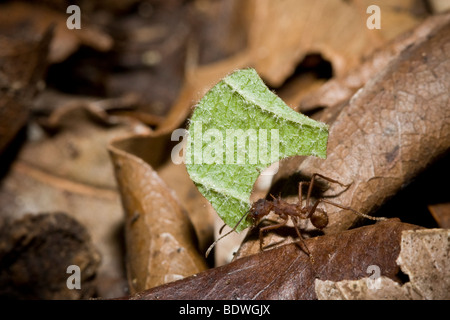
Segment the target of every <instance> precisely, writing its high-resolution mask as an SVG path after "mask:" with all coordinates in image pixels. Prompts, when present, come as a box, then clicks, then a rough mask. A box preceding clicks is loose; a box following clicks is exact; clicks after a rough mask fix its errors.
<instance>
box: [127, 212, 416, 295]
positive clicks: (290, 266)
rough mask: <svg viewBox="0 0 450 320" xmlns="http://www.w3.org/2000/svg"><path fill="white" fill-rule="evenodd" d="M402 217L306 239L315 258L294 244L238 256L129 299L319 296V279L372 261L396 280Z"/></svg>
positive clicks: (344, 274)
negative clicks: (227, 262) (316, 286)
mask: <svg viewBox="0 0 450 320" xmlns="http://www.w3.org/2000/svg"><path fill="white" fill-rule="evenodd" d="M417 228H419V227H417V226H414V225H410V224H405V223H402V222H399V221H398V220H397V219H391V220H388V221H383V222H379V223H377V224H374V225H371V226H365V227H361V228H357V229H353V230H348V231H344V232H342V233H340V234H339V235H325V236H321V237H316V238H312V239H307V240H306V245H307V246H308V248H309V250H310V252H311V253H312V255H313V256H314V260H315V262H314V263H311V260H310V258H309V257H308V255H306V254H305V253H304V252H303V251H302V250H301V249H300V248H299V247H297V246H296V245H295V244H288V245H285V246H280V247H278V248H275V249H273V250H268V251H264V252H262V253H261V254H256V255H251V256H247V257H243V258H241V259H238V260H235V261H233V262H231V263H229V264H227V265H224V266H220V267H217V268H214V269H209V270H207V271H204V272H202V273H199V274H196V275H195V276H192V277H189V278H186V279H183V280H180V281H176V282H173V283H169V284H166V285H163V286H159V287H156V288H153V289H150V290H147V291H144V292H140V293H138V294H136V295H133V296H131V297H128V298H130V299H194V300H196V299H316V294H315V291H314V280H315V279H316V278H318V279H322V280H333V281H337V280H338V279H339V280H343V279H359V278H363V277H365V276H366V275H367V268H368V266H370V265H377V266H379V267H380V269H381V274H382V275H384V276H387V277H389V278H391V279H397V273H398V270H399V269H398V266H397V265H396V263H395V259H396V258H397V256H398V254H399V252H400V237H401V232H402V231H403V230H413V229H417Z"/></svg>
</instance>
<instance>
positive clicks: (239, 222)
mask: <svg viewBox="0 0 450 320" xmlns="http://www.w3.org/2000/svg"><path fill="white" fill-rule="evenodd" d="M249 212H250V210H248V211H247V212H246V213H244V214H243V216H242V217H241V218H240V219H239V221H238V222H237V223H236V225H235V226H234V227H233V229H231V230H230V231H228V232H227V233H225V234H224V235H223V236H221V237H220V238H218V239H217V240H216V241H214V242H213V244H212V245H210V246H209V248H208V250H206V253H205V257H206V258H208V256H209V253H210V252H211V250H212V249H213V248H214V247H215V246H216V244H217V242H219V240H221V239H223V238H225V237H226V236H227V235H229V234H230V233H232V232H233V231H236V229H237V227H238V225H240V224H241V222H242V220H244V218H245V217H246V216H247V215H248V213H249ZM224 227H225V225H223V226H222V228H220V232H219V234H220V233H222V230H223V228H224Z"/></svg>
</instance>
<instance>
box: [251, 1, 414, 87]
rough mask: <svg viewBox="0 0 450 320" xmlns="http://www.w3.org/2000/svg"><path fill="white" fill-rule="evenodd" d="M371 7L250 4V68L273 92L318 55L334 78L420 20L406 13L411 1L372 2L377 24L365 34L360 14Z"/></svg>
mask: <svg viewBox="0 0 450 320" xmlns="http://www.w3.org/2000/svg"><path fill="white" fill-rule="evenodd" d="M372 4H373V2H372V1H369V0H367V1H366V0H361V1H355V2H351V3H347V2H343V1H331V2H330V1H307V0H304V1H303V0H302V1H298V0H285V1H268V0H263V1H260V0H256V1H253V2H251V4H250V5H251V6H252V7H253V12H254V14H253V15H252V16H251V17H252V18H251V20H250V21H251V25H250V27H249V36H248V38H249V40H248V42H249V51H250V53H249V54H250V55H251V56H252V59H251V61H252V62H253V67H255V69H256V70H257V71H258V73H259V74H260V75H261V77H262V78H263V79H265V80H266V81H267V82H268V83H269V84H270V85H272V86H275V87H278V86H279V85H281V84H282V83H283V82H284V80H285V79H286V78H287V77H288V76H289V75H291V74H292V73H293V71H294V70H295V68H296V66H297V65H298V63H300V61H301V60H302V59H303V58H304V57H305V55H306V54H308V53H320V54H321V55H322V56H323V57H324V58H325V59H326V60H328V61H330V62H331V64H332V66H333V71H334V73H335V75H337V76H340V75H342V74H345V73H346V72H347V71H349V70H351V69H352V68H354V67H355V66H357V65H358V64H359V62H360V61H359V59H360V58H361V57H363V56H365V55H367V54H368V53H370V52H371V51H373V49H375V48H376V47H378V46H380V45H382V44H384V43H385V42H386V41H387V40H389V39H393V38H394V37H395V36H397V35H399V34H401V33H403V32H405V31H406V30H408V29H410V28H412V27H413V26H414V25H416V24H417V22H418V21H420V20H421V19H420V18H418V17H415V16H413V15H412V14H411V12H412V11H410V9H411V8H413V6H415V5H417V2H415V1H412V0H400V1H395V6H394V4H393V1H377V5H378V6H379V7H380V10H381V12H382V14H383V22H382V24H383V25H382V28H381V29H379V30H370V29H368V28H367V27H366V20H367V18H368V17H369V15H368V14H367V13H366V9H367V7H369V6H370V5H372ZM416 9H417V8H416ZM400 21H401V23H400ZM293 30H295V32H293Z"/></svg>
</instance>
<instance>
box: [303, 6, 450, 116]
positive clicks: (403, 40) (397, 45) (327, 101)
mask: <svg viewBox="0 0 450 320" xmlns="http://www.w3.org/2000/svg"><path fill="white" fill-rule="evenodd" d="M448 21H450V14H444V15H437V16H431V17H429V18H428V19H426V20H425V21H423V22H422V23H421V24H419V25H417V26H416V27H415V28H414V29H412V30H411V31H408V32H406V33H404V34H401V35H400V36H398V37H397V38H395V39H393V40H391V41H390V42H389V43H387V44H386V45H385V46H383V47H382V48H380V49H378V50H375V52H373V53H371V54H370V56H369V57H367V58H365V59H364V61H363V63H361V64H360V65H358V66H357V67H356V68H354V69H351V70H350V71H349V72H348V73H346V74H345V75H342V76H338V77H334V78H333V79H331V80H329V81H327V82H326V83H325V84H324V85H323V86H321V87H320V88H319V89H318V90H315V91H312V92H311V93H310V94H309V95H307V96H306V97H305V98H304V99H303V100H302V101H301V103H300V106H299V110H300V111H303V112H304V111H307V110H311V109H314V108H317V107H332V106H337V105H339V104H340V103H344V102H346V101H348V100H349V99H350V98H351V96H352V95H353V94H354V93H355V92H356V91H358V89H359V88H361V87H363V86H364V84H365V83H366V82H368V81H369V80H370V79H371V78H373V77H374V76H375V75H376V74H377V73H378V72H379V71H380V70H382V69H384V68H385V67H386V66H387V65H388V64H389V63H390V62H391V61H392V60H394V59H395V58H397V57H398V56H399V55H400V53H401V52H402V51H403V50H404V49H406V48H407V47H408V46H411V45H414V44H415V43H416V44H417V43H419V42H423V41H425V40H426V39H427V37H428V36H429V35H430V34H431V33H433V32H434V31H435V30H436V29H439V28H441V27H442V26H443V25H445V24H446V23H448Z"/></svg>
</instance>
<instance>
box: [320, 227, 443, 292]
mask: <svg viewBox="0 0 450 320" xmlns="http://www.w3.org/2000/svg"><path fill="white" fill-rule="evenodd" d="M449 239H450V230H449V229H429V230H407V231H403V232H402V240H401V249H400V255H399V257H398V259H397V264H398V265H399V266H400V268H401V269H402V271H403V272H404V273H405V274H407V275H408V276H409V279H410V281H408V282H406V283H405V284H400V283H398V282H395V281H392V280H391V279H389V278H386V277H384V276H381V277H373V278H371V279H369V278H363V279H359V280H344V281H339V282H334V281H322V280H320V279H317V280H316V282H315V290H316V294H317V297H318V298H319V299H321V300H324V299H333V300H334V299H339V300H341V299H344V300H347V299H349V300H354V299H357V300H360V299H362V300H369V299H377V300H378V299H389V300H392V299H395V300H398V299H402V300H405V299H408V300H410V299H413V300H417V299H426V300H441V299H445V300H448V299H450V267H449V265H448V264H449V259H448V258H449V254H450V243H449ZM378 276H379V275H378Z"/></svg>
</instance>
